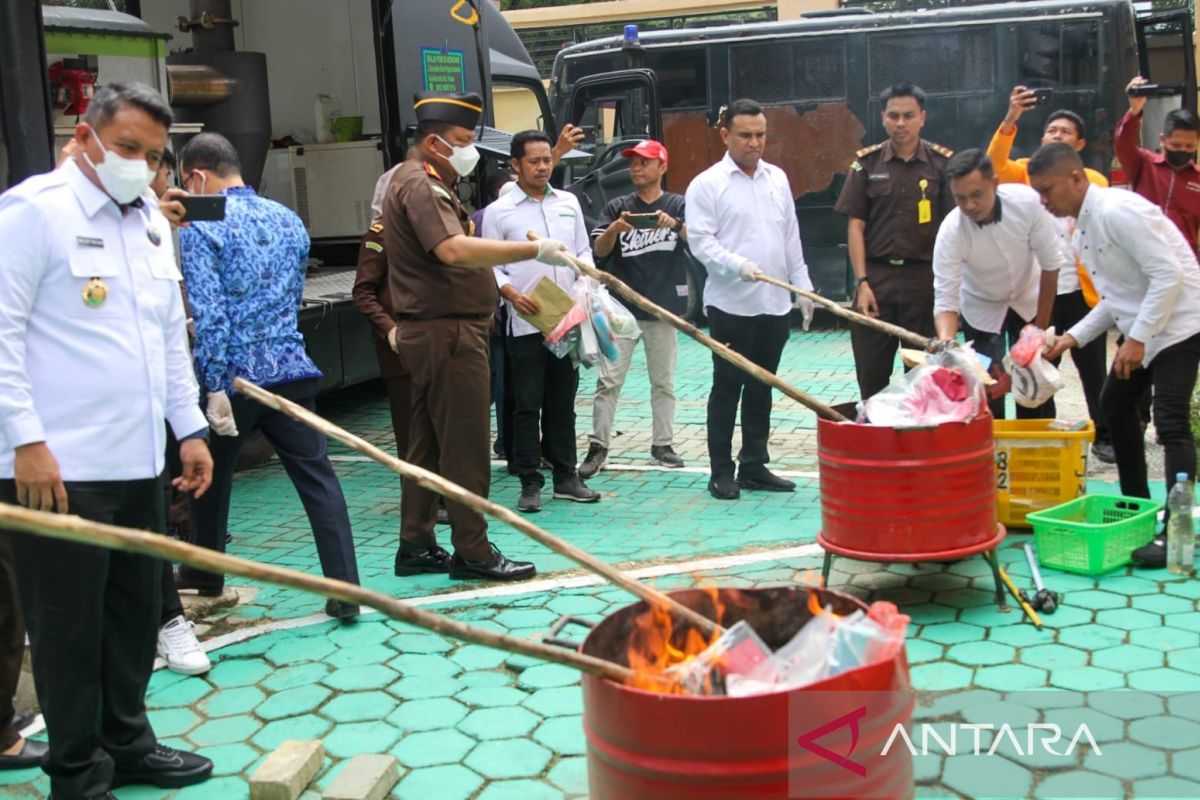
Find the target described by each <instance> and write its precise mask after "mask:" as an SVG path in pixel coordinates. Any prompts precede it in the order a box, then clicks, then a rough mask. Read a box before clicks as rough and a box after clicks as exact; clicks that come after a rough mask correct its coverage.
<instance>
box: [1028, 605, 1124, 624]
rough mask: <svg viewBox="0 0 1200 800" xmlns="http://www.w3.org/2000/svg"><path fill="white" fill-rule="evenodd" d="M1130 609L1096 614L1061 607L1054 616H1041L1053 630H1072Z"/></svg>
mask: <svg viewBox="0 0 1200 800" xmlns="http://www.w3.org/2000/svg"><path fill="white" fill-rule="evenodd" d="M1128 610H1129V609H1117V610H1115V611H1101V612H1098V613H1097V612H1095V611H1092V610H1091V609H1090V608H1075V607H1074V606H1059V607H1058V610H1057V611H1055V612H1054V613H1053V614H1043V615H1041V618H1042V624H1043V625H1044V626H1045V627H1047V628H1049V629H1052V630H1055V629H1062V628H1070V627H1072V626H1075V625H1086V624H1088V623H1090V622H1097V621H1099V620H1098V619H1096V617H1098V616H1099V614H1122V613H1125V612H1126V611H1128Z"/></svg>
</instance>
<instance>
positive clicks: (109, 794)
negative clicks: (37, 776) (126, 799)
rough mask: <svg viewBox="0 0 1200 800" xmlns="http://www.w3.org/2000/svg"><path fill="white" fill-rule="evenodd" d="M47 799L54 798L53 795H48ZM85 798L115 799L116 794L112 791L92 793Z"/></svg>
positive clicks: (93, 799) (89, 799)
mask: <svg viewBox="0 0 1200 800" xmlns="http://www.w3.org/2000/svg"><path fill="white" fill-rule="evenodd" d="M49 800H54V795H50V799H49ZM87 800H117V796H116V795H115V794H113V793H112V792H105V793H104V794H94V795H92V796H91V797H89V798H87Z"/></svg>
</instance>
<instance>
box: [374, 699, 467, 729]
mask: <svg viewBox="0 0 1200 800" xmlns="http://www.w3.org/2000/svg"><path fill="white" fill-rule="evenodd" d="M467 712H468V709H467V707H466V706H464V705H463V704H462V703H460V702H458V701H457V700H453V699H451V698H449V697H433V698H429V699H425V700H409V701H407V702H405V703H403V704H401V705H400V707H399V708H396V709H395V710H394V711H392V713H391V714H389V715H388V718H387V719H388V723H389V724H390V725H394V726H395V727H397V728H399V729H400V730H403V731H405V732H408V731H431V730H436V729H438V728H453V727H454V726H455V725H457V724H458V723H459V722H460V721H461V720H462V719H463V718H464V717H465V716H467Z"/></svg>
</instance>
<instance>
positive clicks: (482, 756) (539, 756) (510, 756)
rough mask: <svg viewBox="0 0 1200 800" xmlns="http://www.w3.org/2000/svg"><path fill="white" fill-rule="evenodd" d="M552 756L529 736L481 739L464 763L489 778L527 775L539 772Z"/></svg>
mask: <svg viewBox="0 0 1200 800" xmlns="http://www.w3.org/2000/svg"><path fill="white" fill-rule="evenodd" d="M552 755H553V754H552V753H551V752H550V751H549V750H547V749H546V748H544V747H542V746H541V745H540V744H537V743H536V742H531V741H529V740H528V739H502V740H499V741H490V742H482V743H481V744H480V745H479V746H478V747H476V748H475V749H474V750H472V751H471V752H470V753H469V754H468V755H467V758H466V761H465V762H463V763H465V764H466V765H467V766H468V767H470V768H471V769H473V770H475V771H476V772H478V773H479V774H480V775H483V776H484V777H486V778H491V779H497V778H527V777H531V776H534V775H540V774H541V772H542V770H544V769H545V768H546V764H548V763H549V762H550V757H551V756H552Z"/></svg>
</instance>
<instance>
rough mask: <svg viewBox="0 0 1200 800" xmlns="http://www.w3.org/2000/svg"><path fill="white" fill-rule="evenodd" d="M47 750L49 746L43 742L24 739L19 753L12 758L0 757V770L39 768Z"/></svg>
mask: <svg viewBox="0 0 1200 800" xmlns="http://www.w3.org/2000/svg"><path fill="white" fill-rule="evenodd" d="M49 749H50V745H48V744H46V743H45V742H35V741H33V740H32V739H26V740H25V744H24V746H23V747H22V748H21V752H19V753H17V754H16V755H12V756H5V755H0V769H28V768H29V767H40V766H41V765H42V759H43V758H45V757H46V751H47V750H49Z"/></svg>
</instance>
